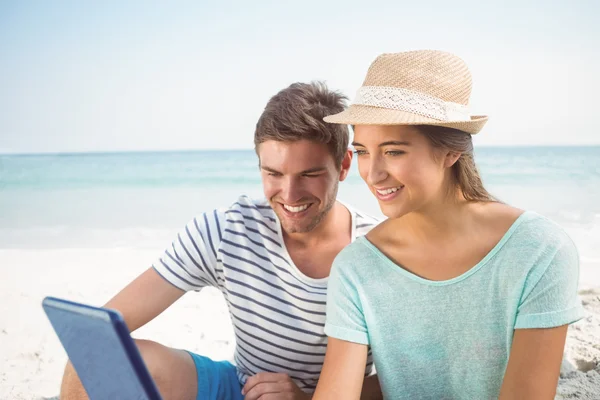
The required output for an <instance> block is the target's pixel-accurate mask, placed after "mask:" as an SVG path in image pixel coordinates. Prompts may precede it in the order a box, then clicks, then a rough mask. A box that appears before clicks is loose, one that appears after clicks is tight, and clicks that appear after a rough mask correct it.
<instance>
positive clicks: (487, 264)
mask: <svg viewBox="0 0 600 400" xmlns="http://www.w3.org/2000/svg"><path fill="white" fill-rule="evenodd" d="M470 92H471V77H470V73H469V70H468V69H467V67H466V65H465V64H464V62H463V61H462V60H461V59H459V58H458V57H456V56H454V55H452V54H448V53H444V52H438V51H414V52H407V53H398V54H384V55H382V56H380V57H378V58H377V59H376V60H375V61H374V62H373V64H372V65H371V67H370V68H369V71H368V73H367V77H366V79H365V82H364V84H363V86H362V87H361V89H360V90H359V93H358V96H357V99H356V101H355V103H354V104H353V105H352V106H350V108H349V109H348V110H346V111H344V112H342V113H339V114H336V115H333V116H330V117H327V118H325V120H326V121H327V122H331V123H339V124H350V125H353V126H354V143H353V145H354V148H355V150H356V154H357V158H358V167H359V172H360V175H361V177H362V178H363V179H364V180H365V182H366V183H367V185H368V186H369V189H370V190H371V192H372V193H373V194H374V195H375V196H376V197H377V200H378V202H379V205H380V207H381V210H382V212H383V213H384V214H385V215H386V216H387V217H388V219H387V220H386V221H385V222H383V223H382V224H380V225H379V226H378V227H376V228H374V229H373V230H372V231H370V233H368V234H367V236H366V237H363V238H361V239H358V240H356V241H355V242H354V243H352V244H351V245H350V246H348V247H347V248H346V249H344V250H343V251H342V252H341V253H340V254H339V255H338V257H337V258H336V260H335V262H334V265H333V268H332V271H331V275H330V278H329V284H328V285H329V287H328V305H327V323H326V327H325V332H326V333H327V335H328V336H329V337H330V339H329V345H328V348H327V355H326V358H325V365H324V368H323V371H322V373H321V378H320V381H319V385H318V387H317V391H316V393H315V397H314V399H344V400H345V399H358V398H359V395H360V389H361V386H362V375H363V370H364V368H363V366H364V364H365V360H366V357H367V347H368V346H369V345H370V346H371V348H372V350H373V358H374V361H375V366H376V368H377V373H378V376H379V380H380V382H381V387H382V391H383V394H384V397H385V398H393V399H457V398H460V399H492V398H498V397H500V398H502V399H513V398H519V399H546V398H547V399H553V398H554V394H555V391H556V386H557V381H558V375H559V370H560V364H561V360H562V354H563V348H564V342H565V337H566V334H567V326H568V324H570V323H573V322H575V321H577V320H579V319H580V318H581V317H582V316H583V309H582V307H581V304H580V302H579V300H578V297H577V283H578V269H579V264H578V253H577V249H576V248H575V246H574V244H573V242H572V241H571V240H570V239H569V237H568V236H567V235H566V234H565V233H564V232H563V230H562V229H561V228H559V227H558V226H557V225H555V224H554V223H553V222H551V221H549V220H548V219H546V218H544V217H542V216H540V215H538V214H535V213H533V212H528V211H522V210H519V209H516V208H514V207H511V206H509V205H506V204H503V203H500V202H498V201H496V200H495V199H494V198H493V197H492V196H491V195H490V194H489V193H488V192H487V191H486V190H485V188H484V186H483V184H482V182H481V179H480V177H479V174H478V172H477V168H476V166H475V163H474V160H473V145H472V139H471V135H473V134H476V133H477V132H479V131H480V130H481V128H482V127H483V125H484V124H485V122H486V121H487V117H482V116H473V117H472V116H470V115H469V112H468V109H467V104H468V100H469V96H470Z"/></svg>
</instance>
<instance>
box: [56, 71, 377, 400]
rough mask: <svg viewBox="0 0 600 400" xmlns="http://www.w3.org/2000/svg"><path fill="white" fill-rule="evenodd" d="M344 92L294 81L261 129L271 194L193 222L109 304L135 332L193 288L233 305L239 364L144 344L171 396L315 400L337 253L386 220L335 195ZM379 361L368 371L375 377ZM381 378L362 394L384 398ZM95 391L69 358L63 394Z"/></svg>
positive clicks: (343, 139)
mask: <svg viewBox="0 0 600 400" xmlns="http://www.w3.org/2000/svg"><path fill="white" fill-rule="evenodd" d="M344 101H345V97H343V96H342V95H340V94H338V93H335V92H331V91H329V90H328V89H327V88H326V87H325V85H323V84H320V83H312V84H301V83H296V84H293V85H291V86H290V87H288V88H286V89H284V90H282V91H281V92H279V93H278V94H277V95H275V96H274V97H273V98H271V99H270V101H269V102H268V104H267V106H266V108H265V110H264V112H263V114H262V116H261V117H260V119H259V121H258V123H257V125H256V131H255V135H254V143H255V149H256V153H257V155H258V159H259V166H260V171H261V176H262V182H263V189H264V194H265V198H266V200H262V201H254V200H252V199H250V198H248V197H245V196H242V197H240V198H239V199H238V200H237V201H236V202H235V203H234V204H233V205H232V206H231V207H230V208H229V209H227V210H226V211H218V210H214V211H211V212H207V213H204V214H201V215H200V216H198V217H196V218H194V219H193V220H192V221H191V222H189V223H188V225H187V226H186V227H185V228H184V229H183V230H182V231H181V232H180V233H179V235H178V236H177V237H176V238H175V240H174V241H173V244H172V246H170V247H169V248H168V249H167V250H166V251H165V253H164V255H163V256H162V257H161V258H160V259H159V260H158V261H157V262H156V263H155V264H154V265H153V267H152V268H150V269H148V270H147V271H146V272H144V273H143V274H142V275H140V276H139V277H138V278H136V279H135V280H134V281H133V282H132V283H130V284H129V285H128V286H127V287H126V288H124V289H123V290H122V291H121V292H120V293H118V294H117V295H116V296H115V297H114V298H113V299H112V300H110V301H109V302H108V303H107V304H106V307H109V308H114V309H117V310H119V311H120V312H121V313H122V314H123V317H124V319H125V321H126V323H127V325H128V327H129V329H130V330H131V331H135V330H136V329H137V328H139V327H141V326H143V325H144V324H146V323H147V322H148V321H150V320H152V319H153V318H155V317H156V316H157V315H159V314H160V313H161V312H163V311H164V310H165V309H166V308H167V307H169V306H170V305H171V304H172V303H174V302H175V301H176V300H177V299H179V298H180V297H181V296H182V295H183V294H184V293H185V292H186V291H188V290H200V289H201V288H203V287H204V286H214V287H217V288H219V289H220V290H221V292H222V293H223V295H224V296H225V299H226V301H227V304H228V307H229V312H230V315H231V320H232V323H233V327H234V332H235V337H236V350H235V355H234V359H235V366H234V365H232V364H231V363H229V362H214V361H212V360H210V359H208V358H206V357H202V356H200V355H197V354H192V353H189V352H186V351H182V350H176V349H171V348H167V347H165V346H162V345H160V344H158V343H155V342H150V341H143V340H138V341H137V344H138V347H139V349H140V352H141V354H142V357H143V358H144V361H145V362H146V364H147V366H148V369H149V371H150V373H151V375H152V377H153V378H154V380H155V382H156V384H157V386H158V388H159V391H160V392H161V394H162V395H163V397H164V398H165V399H189V400H193V399H203V400H204V399H241V398H244V397H243V396H245V399H246V400H255V399H261V400H267V399H284V398H285V399H309V398H310V397H311V395H310V393H312V392H313V391H314V389H315V387H316V385H317V381H318V378H319V374H320V372H321V368H322V365H323V359H324V356H325V349H326V345H327V338H326V335H325V333H324V331H323V327H324V323H325V299H326V290H327V277H328V275H329V270H330V268H331V264H332V262H333V259H334V258H335V256H336V255H337V254H338V252H339V251H340V250H341V249H342V248H344V247H345V246H346V245H348V244H349V243H350V242H351V241H352V240H354V238H355V237H357V236H359V235H364V234H365V233H367V232H368V230H369V229H371V228H372V227H373V226H374V224H375V223H376V222H375V221H374V220H373V219H371V218H369V217H366V216H364V215H363V214H361V213H359V212H356V211H354V210H352V209H350V208H348V207H346V206H345V205H342V204H341V203H339V202H338V201H336V196H337V191H338V184H339V182H340V181H343V180H344V179H345V178H346V176H347V175H348V171H349V168H350V163H351V160H352V152H351V151H349V150H348V128H347V126H342V125H334V124H326V123H325V122H324V121H323V117H325V116H327V115H330V114H334V113H337V112H340V111H342V110H343V108H344ZM371 369H372V361H371V358H370V357H369V360H368V364H367V365H366V369H365V373H366V374H370V372H371ZM380 397H381V392H380V390H379V383H378V382H377V378H376V376H371V377H369V378H368V379H366V381H365V385H364V388H363V398H380ZM78 398H85V393H84V391H83V388H82V387H81V384H80V382H79V380H78V378H77V376H76V374H75V373H74V371H73V369H72V367H71V366H70V365H68V366H67V369H66V371H65V376H64V379H63V386H62V392H61V400H69V399H78Z"/></svg>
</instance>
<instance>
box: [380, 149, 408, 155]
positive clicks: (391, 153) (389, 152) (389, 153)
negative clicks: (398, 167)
mask: <svg viewBox="0 0 600 400" xmlns="http://www.w3.org/2000/svg"><path fill="white" fill-rule="evenodd" d="M405 153H406V152H405V151H402V150H388V151H386V152H385V154H387V155H388V156H399V155H402V154H405Z"/></svg>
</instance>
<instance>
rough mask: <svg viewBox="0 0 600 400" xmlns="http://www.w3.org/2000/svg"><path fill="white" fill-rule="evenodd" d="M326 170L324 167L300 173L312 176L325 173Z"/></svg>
mask: <svg viewBox="0 0 600 400" xmlns="http://www.w3.org/2000/svg"><path fill="white" fill-rule="evenodd" d="M326 170H327V168H325V167H314V168H309V169H307V170H304V171H302V172H301V173H302V174H314V173H316V172H323V171H326Z"/></svg>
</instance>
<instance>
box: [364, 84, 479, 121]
mask: <svg viewBox="0 0 600 400" xmlns="http://www.w3.org/2000/svg"><path fill="white" fill-rule="evenodd" d="M353 104H360V105H364V106H371V107H380V108H387V109H389V110H399V111H406V112H410V113H414V114H418V115H422V116H424V117H428V118H433V119H436V120H438V121H470V120H471V115H470V114H469V107H467V106H465V105H463V104H458V103H452V102H449V101H444V100H442V99H439V98H437V97H434V96H430V95H427V94H425V93H419V92H415V91H412V90H407V89H403V88H395V87H387V86H363V87H361V88H360V89H358V92H357V94H356V98H355V99H354V102H353Z"/></svg>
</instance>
